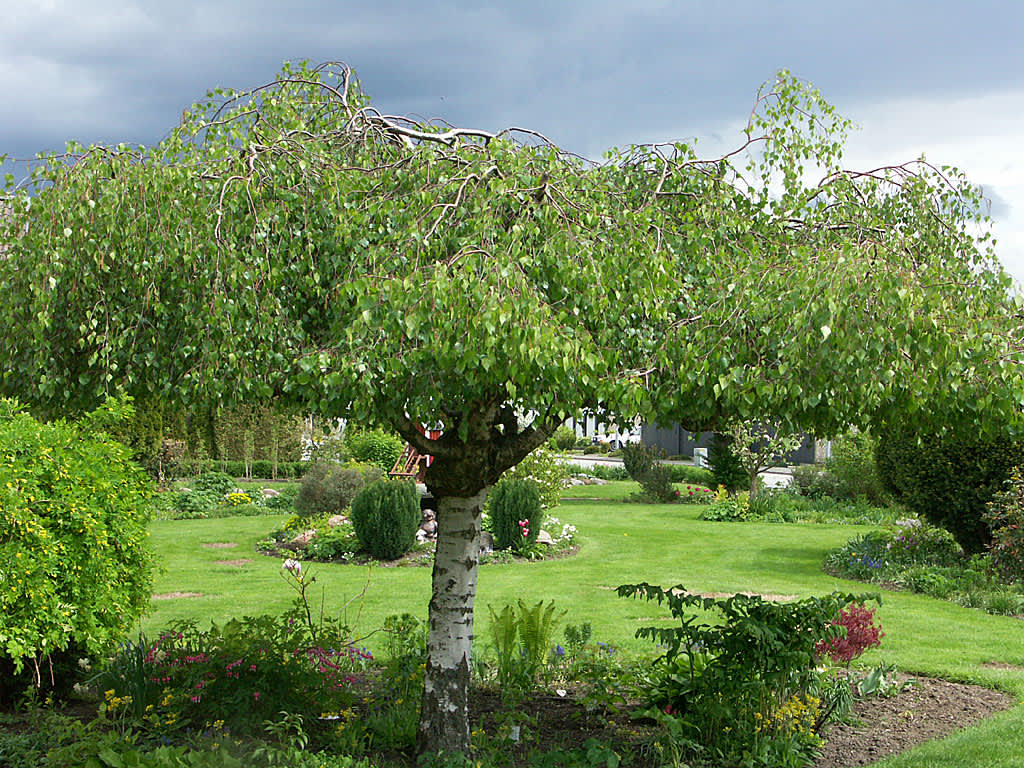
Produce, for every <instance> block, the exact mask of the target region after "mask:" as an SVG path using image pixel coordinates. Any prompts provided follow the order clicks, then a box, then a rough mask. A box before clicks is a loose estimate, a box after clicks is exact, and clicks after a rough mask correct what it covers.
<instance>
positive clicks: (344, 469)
mask: <svg viewBox="0 0 1024 768" xmlns="http://www.w3.org/2000/svg"><path fill="white" fill-rule="evenodd" d="M380 476H381V471H380V469H379V468H378V467H376V466H371V465H367V464H346V465H344V466H343V465H341V464H329V463H323V464H314V465H313V466H312V467H311V468H310V469H309V471H308V472H306V474H305V475H304V476H303V478H302V484H301V485H300V486H299V493H298V495H296V497H295V510H296V511H297V512H298V513H299V514H300V515H305V516H306V517H320V516H322V515H338V514H341V512H343V511H344V510H345V508H346V507H348V506H349V504H351V503H352V499H354V498H355V496H356V494H357V493H359V491H360V490H362V489H363V487H365V486H366V485H367V484H369V483H373V482H375V481H376V480H379V479H380Z"/></svg>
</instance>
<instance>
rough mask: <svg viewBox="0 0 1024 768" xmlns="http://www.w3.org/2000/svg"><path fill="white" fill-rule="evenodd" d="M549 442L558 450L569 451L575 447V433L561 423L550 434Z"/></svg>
mask: <svg viewBox="0 0 1024 768" xmlns="http://www.w3.org/2000/svg"><path fill="white" fill-rule="evenodd" d="M551 444H552V445H554V446H555V448H557V449H558V450H560V451H571V450H572V449H573V448H575V447H576V433H575V432H574V431H573V430H572V428H571V427H567V426H565V425H564V424H563V425H562V426H560V427H559V428H558V429H556V430H555V434H553V435H552V436H551Z"/></svg>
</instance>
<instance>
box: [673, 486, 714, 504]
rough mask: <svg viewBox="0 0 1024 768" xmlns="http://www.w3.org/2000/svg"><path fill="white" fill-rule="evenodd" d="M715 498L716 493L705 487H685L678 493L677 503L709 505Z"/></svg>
mask: <svg viewBox="0 0 1024 768" xmlns="http://www.w3.org/2000/svg"><path fill="white" fill-rule="evenodd" d="M714 498H715V492H714V491H712V490H711V489H710V488H705V487H704V486H703V485H684V486H683V487H682V488H680V489H679V490H678V491H676V501H679V502H682V503H683V504H707V503H708V502H711V501H713V500H714Z"/></svg>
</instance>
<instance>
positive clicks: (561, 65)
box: [0, 0, 1022, 156]
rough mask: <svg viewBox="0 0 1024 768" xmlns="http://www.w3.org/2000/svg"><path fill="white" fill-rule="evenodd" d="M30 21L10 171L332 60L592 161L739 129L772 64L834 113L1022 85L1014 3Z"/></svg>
mask: <svg viewBox="0 0 1024 768" xmlns="http://www.w3.org/2000/svg"><path fill="white" fill-rule="evenodd" d="M26 5H28V4H20V5H17V6H14V5H12V6H11V9H10V14H9V16H8V18H9V19H11V23H8V24H7V25H6V27H7V31H6V32H4V31H2V30H0V98H2V99H3V103H4V104H5V109H4V110H3V111H2V112H0V151H8V152H10V153H11V154H13V155H16V156H26V155H31V154H34V153H35V152H36V151H38V150H40V149H44V148H60V147H61V146H62V145H63V143H64V141H65V140H66V139H68V138H76V139H79V140H82V141H86V142H88V141H103V142H112V141H117V140H126V141H129V142H144V143H152V142H155V141H156V140H158V139H159V138H160V137H161V136H163V135H165V134H166V132H167V131H168V130H169V128H170V127H172V126H173V125H174V124H175V123H176V122H177V120H178V119H179V117H180V114H181V110H182V109H183V107H185V106H187V105H188V104H189V103H191V102H192V101H194V100H195V99H197V98H199V97H201V96H202V95H203V94H204V93H205V91H206V90H207V89H208V88H210V87H213V86H214V85H232V86H238V87H244V86H249V85H253V84H256V83H259V82H261V81H265V80H267V79H269V78H271V77H272V75H273V74H274V73H275V72H276V71H277V70H278V68H279V66H280V64H281V61H282V60H284V59H291V60H299V59H302V58H309V59H311V60H314V61H323V60H328V59H344V60H345V61H347V62H348V63H350V64H352V65H353V66H355V67H356V68H357V69H358V71H359V74H360V76H361V78H362V81H363V83H364V86H365V87H366V89H367V91H368V92H369V93H370V94H371V95H372V96H373V97H374V99H375V102H376V103H378V104H379V105H380V106H381V107H382V108H383V109H385V110H387V111H392V112H401V113H410V112H414V113H418V114H421V115H424V116H427V117H434V116H442V117H445V118H447V119H448V120H450V121H452V122H455V123H459V124H471V125H474V126H479V127H483V128H490V129H497V128H500V127H504V126H506V125H509V124H519V125H526V126H529V127H533V128H536V129H538V130H541V131H543V132H545V133H547V134H548V135H549V136H550V137H551V138H552V139H554V140H555V141H557V142H558V143H561V144H563V145H566V146H568V147H569V148H572V149H575V150H577V151H582V152H587V153H591V154H593V153H597V152H599V151H600V150H602V149H603V148H605V147H607V146H609V145H611V144H621V143H626V142H628V141H631V140H634V139H636V138H638V137H639V138H677V137H676V136H668V135H666V136H659V137H653V136H650V135H649V134H650V133H651V131H658V130H678V131H683V132H685V133H689V134H695V133H700V132H702V131H704V130H707V129H709V128H711V127H713V126H714V125H715V124H716V123H720V122H721V121H723V120H725V119H727V118H730V117H731V118H739V117H741V116H742V115H743V113H744V111H745V110H746V109H747V108H748V107H749V105H750V103H751V101H752V98H753V95H754V93H755V91H756V89H757V86H758V84H759V83H760V82H762V81H763V80H764V79H766V78H768V77H769V76H770V75H771V74H772V73H773V72H774V71H775V70H776V69H777V68H779V67H781V66H787V67H789V68H791V69H792V70H793V71H794V72H795V73H797V74H798V75H800V76H803V77H806V78H808V79H810V80H812V81H813V82H814V83H815V84H816V85H818V86H819V87H820V88H821V89H822V90H823V92H824V93H825V95H826V97H827V98H829V99H831V100H832V101H834V102H837V103H838V104H839V106H840V107H841V108H842V104H843V103H844V102H857V101H863V100H865V99H868V98H885V97H890V96H897V95H900V94H914V95H917V96H927V95H930V94H944V95H954V94H957V93H970V92H976V91H978V90H981V89H987V88H996V87H998V86H1000V85H1001V84H1004V83H1007V82H1013V81H1015V80H1016V79H1017V78H1018V75H1019V73H1020V71H1021V69H1022V67H1021V63H1022V53H1021V49H1020V48H1019V47H1018V45H1017V40H1018V38H1019V33H1020V31H1021V23H1020V11H1018V10H1017V6H1016V5H1015V4H1013V3H1010V2H1006V3H987V4H986V3H980V4H978V3H976V4H974V5H973V6H972V8H971V10H970V11H969V12H968V11H966V10H964V11H962V12H956V13H955V14H954V13H950V12H943V13H940V12H936V11H935V10H934V9H935V4H933V3H927V2H917V3H903V4H896V3H877V2H876V3H858V4H849V5H846V4H843V6H842V7H837V5H838V4H835V3H820V2H815V3H811V2H781V3H763V2H761V3H753V2H736V3H730V4H717V5H715V6H712V4H710V3H686V2H656V1H655V2H646V3H644V2H640V3H634V4H625V3H619V2H614V3H612V2H608V3H582V2H575V3H560V4H555V5H556V6H557V7H556V8H554V9H551V8H550V7H548V4H546V3H541V2H521V3H516V4H501V5H500V6H498V7H496V8H487V7H482V6H481V5H480V4H479V3H470V2H447V3H438V4H432V5H430V6H428V5H427V4H424V3H414V2H410V1H405V2H395V1H394V0H393V1H392V2H378V3H374V4H372V5H371V4H368V3H360V4H340V5H336V4H321V3H313V2H304V3H303V2H299V3H292V4H289V5H288V7H287V10H285V9H284V8H283V7H282V6H281V5H280V4H279V3H269V2H253V3H240V2H216V1H213V2H203V3H197V2H188V1H184V2H178V3H166V2H159V3H157V2H147V3H137V4H134V5H128V4H124V3H119V2H114V1H113V0H112V1H111V2H107V3H102V2H99V3H90V4H88V10H86V9H85V8H83V7H79V8H78V10H77V11H76V10H75V7H74V5H72V6H70V8H69V7H64V6H56V5H54V10H53V11H51V12H49V13H47V12H46V11H45V10H33V9H31V8H29V9H26V8H25V6H26ZM84 5H85V4H80V6H84ZM40 6H41V7H43V8H45V7H46V4H45V3H41V4H40ZM853 117H856V115H853Z"/></svg>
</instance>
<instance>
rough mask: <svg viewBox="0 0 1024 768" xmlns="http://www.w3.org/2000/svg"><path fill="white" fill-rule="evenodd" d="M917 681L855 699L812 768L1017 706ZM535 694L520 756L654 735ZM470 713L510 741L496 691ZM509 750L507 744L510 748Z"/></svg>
mask: <svg viewBox="0 0 1024 768" xmlns="http://www.w3.org/2000/svg"><path fill="white" fill-rule="evenodd" d="M899 680H900V681H901V682H902V681H907V680H914V681H915V682H914V683H913V684H911V685H910V686H907V687H905V688H904V689H903V690H902V691H901V692H900V693H898V694H896V695H894V696H871V697H869V698H866V699H861V700H858V701H857V702H856V703H855V705H854V714H853V717H852V718H851V719H850V723H849V724H830V725H829V726H826V729H825V732H824V733H823V736H824V737H825V740H826V743H825V746H824V748H823V750H822V753H821V756H820V757H819V759H818V760H817V761H816V762H815V763H814V766H815V768H846V767H847V766H855V765H870V764H872V763H874V762H877V761H878V760H881V759H882V758H883V757H887V756H889V755H894V754H896V753H898V752H902V751H903V750H905V749H909V748H910V747H913V746H915V745H917V744H921V743H923V742H926V741H930V740H932V739H939V738H942V737H943V736H946V735H948V734H950V733H953V732H954V731H957V730H960V729H962V728H966V727H968V726H970V725H973V724H975V723H977V722H978V721H980V720H982V719H984V718H986V717H989V716H991V715H994V714H996V713H998V712H1002V711H1003V710H1006V709H1009V708H1010V707H1012V706H1013V705H1014V703H1015V702H1014V698H1013V697H1012V696H1011V695H1009V694H1007V693H1003V692H1000V691H993V690H990V689H988V688H982V687H980V686H977V685H967V684H963V683H952V682H949V681H946V680H936V679H931V678H925V677H917V678H911V677H909V676H907V675H900V676H899ZM575 693H576V692H575V691H569V692H567V694H566V696H565V697H560V696H557V695H553V694H551V695H542V696H536V697H532V698H530V699H528V700H526V701H524V702H522V703H521V704H520V705H518V706H517V707H516V708H515V711H516V722H518V723H522V724H523V728H522V733H523V734H524V735H527V737H528V741H526V742H521V743H520V744H518V745H516V746H515V747H514V748H513V749H514V751H515V752H516V753H517V754H518V755H520V756H523V757H525V755H527V754H528V753H529V752H531V751H533V750H536V749H541V750H544V751H549V750H552V749H556V748H560V749H573V748H578V747H580V746H581V745H582V744H583V743H584V742H585V741H586V740H587V739H589V738H592V737H594V738H597V739H600V740H601V741H605V742H608V741H611V742H619V743H621V742H623V741H626V742H631V743H633V744H639V743H640V742H642V741H643V738H644V736H645V735H647V734H653V733H654V731H653V730H652V729H650V728H649V727H646V726H644V725H642V724H640V723H638V722H637V721H635V720H632V719H631V718H630V717H629V712H628V710H627V711H622V712H620V713H618V714H614V715H612V716H608V715H602V714H600V713H598V712H588V711H587V710H586V709H585V708H584V707H583V705H582V704H581V703H580V702H579V701H578V700H577V699H576V698H575ZM470 711H471V718H472V723H473V725H472V727H473V728H474V729H476V728H481V727H482V728H483V729H484V730H485V732H486V733H487V734H489V735H490V736H491V737H498V736H499V735H501V737H503V738H507V733H508V725H509V723H508V715H507V714H506V710H504V709H503V708H502V705H501V700H500V697H499V695H498V694H497V693H494V692H489V691H482V690H474V691H473V693H472V695H471V701H470ZM509 746H510V747H511V744H509Z"/></svg>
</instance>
